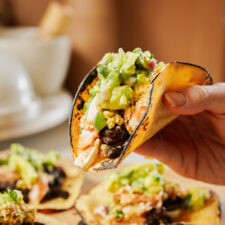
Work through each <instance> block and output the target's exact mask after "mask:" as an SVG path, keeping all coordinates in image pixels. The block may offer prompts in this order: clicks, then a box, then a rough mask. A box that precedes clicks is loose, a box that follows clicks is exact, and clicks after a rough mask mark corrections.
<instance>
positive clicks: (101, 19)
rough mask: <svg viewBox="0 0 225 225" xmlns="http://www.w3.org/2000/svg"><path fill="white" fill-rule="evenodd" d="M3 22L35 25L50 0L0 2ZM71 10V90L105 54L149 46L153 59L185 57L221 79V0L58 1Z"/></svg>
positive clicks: (224, 71)
mask: <svg viewBox="0 0 225 225" xmlns="http://www.w3.org/2000/svg"><path fill="white" fill-rule="evenodd" d="M1 2H2V3H1V5H3V6H1V12H2V13H1V14H3V13H5V14H6V9H3V7H5V8H7V11H8V12H7V13H8V17H10V19H8V21H7V23H9V24H11V25H18V26H37V25H38V24H39V22H40V20H41V18H42V16H43V14H44V12H45V10H46V8H47V6H48V4H49V3H50V2H51V0H38V1H37V0H8V1H7V0H1ZM59 2H61V3H64V4H69V5H71V6H72V7H73V8H74V12H73V15H72V16H73V18H72V19H71V24H70V25H69V26H68V30H67V34H68V35H69V37H70V38H71V41H72V60H71V64H70V68H69V74H68V77H67V79H66V83H65V84H66V87H68V88H69V90H70V91H71V92H72V93H74V92H75V91H76V88H77V85H78V84H79V82H80V80H81V79H82V77H83V76H84V75H85V73H87V71H88V70H89V69H90V68H91V67H92V66H93V65H95V64H96V62H97V61H98V60H99V59H100V58H101V57H102V56H103V54H104V53H105V52H108V51H116V50H117V49H118V48H119V47H123V48H124V49H126V50H131V49H133V48H135V47H137V46H139V47H141V48H143V49H149V50H150V51H151V52H153V53H154V54H155V56H156V58H157V59H158V60H163V61H165V62H170V61H174V60H179V61H187V62H192V63H196V64H199V65H202V66H204V67H206V68H207V69H208V70H209V72H210V73H211V74H212V75H213V76H214V79H215V81H216V82H217V81H224V80H225V64H224V62H225V1H224V0H215V1H212V0H188V1H180V0H107V1H106V0H60V1H59ZM6 16H7V15H6Z"/></svg>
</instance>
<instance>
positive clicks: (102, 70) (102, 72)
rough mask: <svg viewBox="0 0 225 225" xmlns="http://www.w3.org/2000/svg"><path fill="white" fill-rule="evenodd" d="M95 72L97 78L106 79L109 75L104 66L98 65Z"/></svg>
mask: <svg viewBox="0 0 225 225" xmlns="http://www.w3.org/2000/svg"><path fill="white" fill-rule="evenodd" d="M97 72H98V75H99V76H102V77H103V78H106V77H107V76H108V74H109V70H108V67H107V65H106V64H99V65H98V67H97Z"/></svg>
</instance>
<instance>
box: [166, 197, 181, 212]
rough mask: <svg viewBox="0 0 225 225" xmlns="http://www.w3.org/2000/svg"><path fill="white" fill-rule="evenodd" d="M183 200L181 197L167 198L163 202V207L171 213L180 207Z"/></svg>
mask: <svg viewBox="0 0 225 225" xmlns="http://www.w3.org/2000/svg"><path fill="white" fill-rule="evenodd" d="M183 202H184V200H183V199H182V198H181V197H176V198H175V199H171V198H168V199H166V200H165V201H164V202H163V207H164V208H166V210H167V211H173V210H176V209H179V208H180V207H182V204H183Z"/></svg>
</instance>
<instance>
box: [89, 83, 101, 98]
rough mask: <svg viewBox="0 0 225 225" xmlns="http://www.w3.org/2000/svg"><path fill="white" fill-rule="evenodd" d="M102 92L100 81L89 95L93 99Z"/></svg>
mask: <svg viewBox="0 0 225 225" xmlns="http://www.w3.org/2000/svg"><path fill="white" fill-rule="evenodd" d="M99 92H100V80H98V81H97V82H96V84H95V85H94V86H93V87H92V88H91V89H90V91H89V94H90V95H91V96H92V97H93V96H95V95H96V94H97V93H99Z"/></svg>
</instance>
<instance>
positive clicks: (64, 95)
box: [0, 91, 72, 141]
mask: <svg viewBox="0 0 225 225" xmlns="http://www.w3.org/2000/svg"><path fill="white" fill-rule="evenodd" d="M41 101H42V110H41V112H40V114H39V116H38V117H37V118H36V119H34V120H31V121H28V122H25V123H21V124H18V125H14V126H13V125H12V126H7V127H1V128H0V141H5V140H9V139H14V138H19V137H24V136H29V135H32V134H36V133H39V132H42V131H44V130H48V129H50V128H53V127H55V126H57V125H59V124H61V123H62V122H64V121H65V120H66V119H67V118H68V116H69V114H70V112H71V108H72V98H71V95H70V94H69V93H68V92H67V91H61V92H59V93H58V94H55V95H49V96H45V97H42V98H41Z"/></svg>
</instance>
